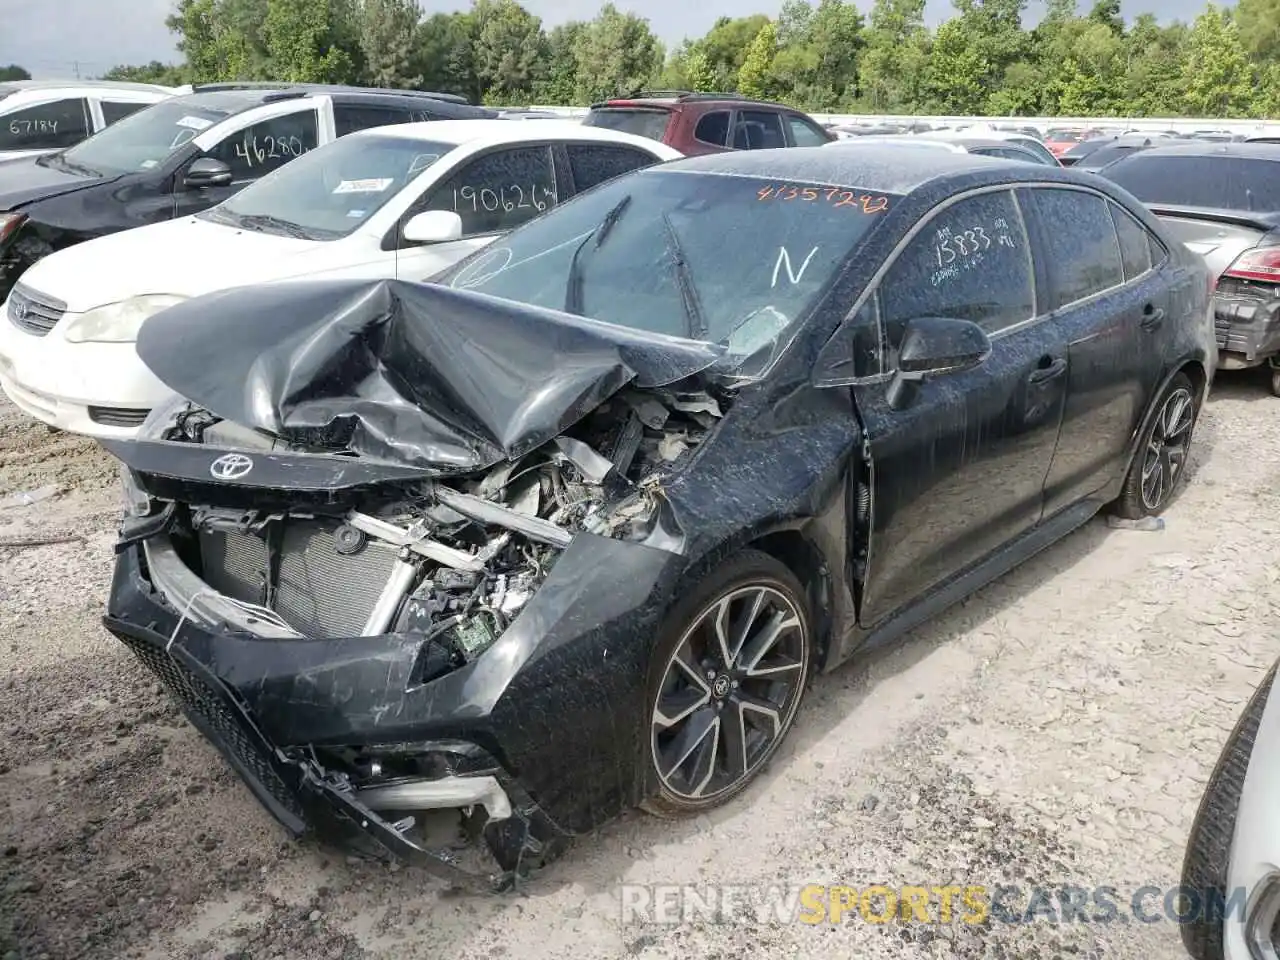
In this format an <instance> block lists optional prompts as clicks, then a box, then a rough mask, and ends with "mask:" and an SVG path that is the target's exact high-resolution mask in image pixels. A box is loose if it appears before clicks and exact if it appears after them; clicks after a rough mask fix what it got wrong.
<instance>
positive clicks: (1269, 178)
mask: <svg viewBox="0 0 1280 960" xmlns="http://www.w3.org/2000/svg"><path fill="white" fill-rule="evenodd" d="M1099 173H1100V174H1101V175H1102V176H1104V177H1106V178H1107V179H1109V180H1111V181H1112V182H1114V183H1116V184H1118V185H1120V186H1121V187H1124V189H1126V190H1128V191H1129V192H1130V193H1131V194H1133V195H1134V196H1135V197H1137V198H1138V199H1139V200H1141V201H1142V202H1143V203H1145V204H1146V205H1147V206H1148V207H1149V208H1150V209H1151V211H1152V212H1153V213H1155V214H1156V216H1158V217H1160V219H1162V220H1163V221H1165V223H1166V224H1168V226H1169V229H1170V231H1171V232H1172V233H1173V234H1174V235H1175V236H1176V237H1177V238H1178V239H1179V240H1181V241H1182V242H1183V243H1185V244H1186V245H1187V246H1188V247H1190V248H1191V250H1193V251H1194V252H1196V253H1198V254H1200V255H1201V256H1202V257H1204V258H1205V260H1206V262H1207V263H1208V265H1209V268H1210V270H1211V271H1212V273H1213V276H1215V277H1216V278H1217V288H1216V291H1215V294H1214V301H1213V306H1214V326H1215V330H1216V332H1217V339H1218V367H1219V369H1227V370H1232V369H1241V368H1244V367H1256V366H1259V365H1261V364H1264V363H1267V364H1270V366H1271V390H1272V392H1273V393H1274V394H1276V395H1277V396H1280V144H1272V143H1209V142H1186V141H1184V142H1182V143H1180V144H1178V145H1177V146H1168V147H1160V148H1155V149H1150V150H1146V151H1143V152H1141V153H1136V154H1133V155H1131V156H1128V157H1126V158H1124V159H1122V160H1117V161H1116V162H1115V163H1112V164H1110V165H1108V166H1106V167H1104V168H1103V169H1102V170H1100V171H1099Z"/></svg>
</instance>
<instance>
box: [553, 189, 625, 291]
mask: <svg viewBox="0 0 1280 960" xmlns="http://www.w3.org/2000/svg"><path fill="white" fill-rule="evenodd" d="M630 203H631V194H629V193H628V194H627V195H626V196H625V197H623V198H622V199H621V200H619V201H618V202H617V203H615V204H614V205H613V208H612V209H611V210H610V211H609V212H608V213H606V214H605V215H604V219H603V220H601V221H600V225H599V226H598V227H596V228H595V229H594V230H592V231H591V232H590V233H588V234H587V235H586V236H585V237H583V238H582V242H581V243H580V244H578V248H577V249H576V250H574V251H573V257H572V259H570V260H569V277H568V279H567V280H566V281H565V285H564V312H565V313H573V314H581V313H582V251H583V250H584V249H585V248H586V246H587V241H588V240H590V239H591V238H592V237H594V238H595V241H596V242H595V245H594V246H592V248H591V249H592V250H593V251H595V250H599V249H600V245H601V244H602V243H604V241H605V238H606V237H608V236H609V231H610V230H612V229H613V225H614V224H615V223H617V222H618V221H619V220H620V219H622V214H623V212H624V211H625V210H626V209H627V206H628V205H629V204H630Z"/></svg>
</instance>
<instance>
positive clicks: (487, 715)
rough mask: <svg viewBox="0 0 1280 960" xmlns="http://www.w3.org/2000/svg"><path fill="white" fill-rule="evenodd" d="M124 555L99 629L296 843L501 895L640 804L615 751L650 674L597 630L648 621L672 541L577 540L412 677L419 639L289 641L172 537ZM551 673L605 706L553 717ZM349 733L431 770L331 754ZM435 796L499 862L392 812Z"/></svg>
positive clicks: (131, 546) (429, 804)
mask: <svg viewBox="0 0 1280 960" xmlns="http://www.w3.org/2000/svg"><path fill="white" fill-rule="evenodd" d="M119 549H120V552H119V555H118V558H117V564H116V571H115V577H114V580H113V584H112V590H111V596H110V600H109V602H108V609H107V613H106V616H105V617H104V622H105V625H106V627H107V629H108V630H110V631H111V632H112V633H113V634H114V635H115V636H116V637H117V638H119V639H120V640H121V641H123V642H124V643H125V644H126V645H127V646H128V647H129V649H130V650H131V651H132V652H133V653H134V654H135V655H136V656H137V658H138V659H139V660H140V661H141V662H142V664H143V665H144V666H146V667H147V668H148V669H149V670H150V671H151V672H153V673H154V674H155V675H156V676H157V677H158V678H159V679H160V680H161V681H162V683H163V684H164V685H165V687H166V688H167V689H168V691H169V693H170V694H171V695H172V696H173V697H174V699H175V700H176V701H177V702H178V704H179V705H180V706H181V708H182V709H183V712H184V713H185V714H186V716H187V717H188V718H189V719H190V720H191V722H192V723H193V725H194V726H196V728H197V729H198V730H199V731H200V732H201V733H202V734H203V735H204V736H205V737H206V738H207V739H208V740H209V741H210V742H211V743H212V744H213V745H214V746H215V747H216V748H217V749H218V751H219V752H220V753H221V754H222V755H223V757H224V758H225V759H226V760H227V762H228V763H229V764H230V765H231V766H232V767H233V769H235V771H236V772H237V773H238V774H239V775H240V777H241V778H242V779H243V780H244V782H245V783H246V784H247V786H248V787H249V789H250V790H251V791H252V793H253V794H254V796H255V797H256V798H257V799H258V800H259V802H261V803H262V805H263V806H264V807H266V808H267V810H268V811H269V812H270V813H271V814H272V815H273V816H274V817H275V819H276V820H277V821H279V822H280V823H281V824H282V825H283V826H284V827H285V828H286V830H288V831H289V833H290V834H292V835H293V836H295V837H302V836H307V835H314V836H315V837H316V838H317V839H319V840H321V841H322V842H326V843H332V844H336V845H338V846H341V847H344V848H347V849H350V850H353V851H354V852H358V853H362V854H365V855H371V856H375V857H380V858H384V859H385V858H394V859H397V860H400V861H403V862H407V863H410V864H414V865H418V866H421V867H423V868H425V869H427V870H428V871H430V872H431V873H433V874H435V875H436V876H438V877H440V878H441V879H443V880H445V881H446V882H448V883H449V884H451V885H453V886H455V887H461V888H463V889H466V890H471V891H481V890H490V891H497V890H502V889H506V888H508V887H510V886H512V885H513V884H514V883H516V882H517V881H518V880H520V879H521V878H522V877H525V876H527V875H528V874H529V873H530V872H531V871H533V870H534V869H536V868H537V867H539V866H541V865H543V864H545V863H547V862H548V861H550V860H551V859H554V858H555V857H556V856H557V855H558V854H559V853H560V852H562V851H563V849H565V847H566V846H567V845H568V843H569V842H570V840H571V838H572V837H573V836H574V835H576V834H577V833H579V832H581V831H582V830H584V829H588V828H590V827H591V826H593V825H595V824H596V823H597V822H600V821H603V820H604V819H608V818H609V817H610V816H612V815H615V814H616V813H617V812H618V811H619V810H620V809H621V808H623V807H624V806H627V805H630V804H632V803H634V802H635V801H636V799H637V796H636V789H637V783H638V781H637V780H636V779H634V778H633V777H632V775H631V774H630V773H628V772H626V771H624V770H623V769H622V768H620V766H619V764H618V757H619V756H627V755H629V754H630V755H636V751H635V746H636V743H635V742H634V740H633V736H632V735H628V734H627V733H626V732H625V731H626V729H627V727H634V726H636V724H635V717H636V716H638V713H636V712H634V711H636V710H638V699H639V697H640V691H639V689H638V686H637V683H638V680H637V678H639V677H640V676H642V671H641V670H640V669H639V668H638V664H637V656H636V654H637V652H636V651H631V652H629V651H627V650H626V649H625V647H621V646H620V645H612V647H611V646H610V645H609V644H608V643H607V642H606V643H605V644H604V645H603V646H602V638H603V637H606V636H611V635H612V633H613V631H612V629H611V628H610V626H609V625H611V624H616V623H617V621H618V619H619V617H620V616H622V615H623V614H624V612H626V611H637V610H639V611H641V616H640V619H639V620H638V621H637V623H638V625H639V626H641V628H642V629H643V628H644V616H643V611H644V609H645V604H644V599H645V597H646V596H647V595H648V594H649V593H650V591H651V590H652V589H653V588H654V587H655V585H656V584H658V583H659V582H660V581H662V580H663V579H664V578H665V575H666V574H667V573H668V572H669V571H670V568H671V567H672V564H673V561H674V560H675V558H674V557H673V555H671V554H668V553H665V552H663V551H660V550H655V549H652V548H649V547H645V546H643V545H639V544H634V543H624V542H620V541H614V540H608V539H604V538H594V537H589V536H587V537H584V538H582V539H581V540H579V541H577V542H576V543H575V545H571V547H570V548H569V549H567V550H566V552H565V554H564V556H563V557H562V560H561V562H560V564H558V565H557V568H556V571H555V572H554V573H553V576H552V577H551V578H549V579H548V581H547V582H546V583H544V585H543V588H542V589H541V590H540V591H539V592H538V594H537V595H536V596H535V597H534V599H533V601H531V602H530V603H529V605H528V607H527V608H526V611H525V613H523V614H522V615H521V616H520V617H518V618H517V619H516V620H515V621H513V622H512V624H511V626H510V627H509V628H508V630H507V631H506V633H505V634H504V635H503V636H502V637H501V638H500V639H499V641H498V642H497V643H496V644H495V645H494V646H493V647H492V648H491V649H490V650H488V651H487V652H486V653H485V654H484V655H483V656H481V657H480V658H479V659H477V660H476V661H475V662H473V663H469V664H467V666H465V667H463V668H461V669H459V670H456V671H454V672H452V673H447V674H445V675H444V676H442V677H439V678H438V679H436V680H433V681H431V682H429V683H417V682H416V681H415V673H416V672H417V671H420V670H421V666H422V664H421V660H422V657H423V644H422V642H421V638H420V637H416V638H415V637H411V636H406V635H397V634H387V635H383V636H377V637H362V638H355V639H313V638H304V637H300V636H298V635H296V634H292V635H290V634H291V633H292V632H291V631H289V630H288V629H286V628H282V627H280V626H278V625H275V624H272V623H269V622H262V621H260V620H259V621H256V622H255V620H254V614H253V613H252V612H248V611H245V610H243V609H240V608H238V607H237V606H236V605H235V604H234V602H230V601H228V598H225V597H219V596H218V595H217V594H216V593H214V592H213V591H211V590H210V589H209V588H208V587H207V586H205V585H203V584H202V582H201V581H200V580H199V579H198V578H197V577H196V576H195V574H194V573H192V572H191V571H190V570H189V569H187V568H186V567H185V566H184V565H183V564H182V561H181V560H180V559H179V557H178V555H177V554H176V553H175V552H174V551H173V549H172V547H171V545H169V544H168V542H167V537H166V536H165V535H164V534H163V533H154V534H152V535H151V536H149V537H147V538H146V539H143V540H142V541H141V542H133V543H125V542H124V541H122V545H121V547H120V548H119ZM619 568H623V569H628V570H631V571H632V572H633V573H634V574H635V576H633V577H630V578H627V579H628V580H630V582H631V584H632V587H631V588H629V589H621V590H620V589H619V588H618V581H616V580H614V578H613V576H612V575H610V576H609V577H608V579H609V581H610V582H609V588H610V589H609V590H605V589H603V588H602V586H603V585H602V579H603V575H602V574H601V573H600V571H601V570H602V569H610V570H612V571H615V572H616V570H617V569H619ZM584 594H585V595H586V596H589V597H590V598H591V599H589V600H588V599H584ZM557 664H558V665H559V666H557ZM568 664H572V666H567V665H568ZM546 671H552V672H553V673H566V672H567V673H568V675H569V676H573V675H574V674H583V673H587V672H589V673H592V674H594V676H592V678H591V686H592V687H593V688H594V690H593V692H592V694H591V695H589V696H586V697H584V698H582V700H583V702H582V703H579V704H576V706H578V707H583V706H587V705H588V704H589V705H591V706H593V707H596V708H603V709H604V714H603V715H600V714H597V715H596V717H595V718H594V720H595V723H590V724H589V723H584V722H583V720H582V718H581V717H579V716H575V710H574V709H572V707H571V708H570V709H560V710H559V715H558V716H555V717H554V718H552V717H550V716H548V714H549V713H550V711H551V709H552V706H553V705H552V703H551V702H549V700H548V699H547V698H548V697H554V693H553V692H552V688H551V687H550V686H549V680H548V677H547V676H546ZM556 706H557V707H558V706H560V705H559V704H556ZM609 711H613V712H614V713H615V715H613V716H609V715H608V713H609ZM628 715H629V717H628V719H626V720H624V719H623V718H624V716H628ZM551 727H554V728H555V731H554V733H553V732H552V729H551ZM620 730H621V731H623V732H620ZM610 741H616V742H610ZM353 745H355V746H359V747H361V748H362V749H363V750H364V751H365V752H366V753H368V754H369V755H372V756H375V757H377V756H382V757H383V758H384V759H385V758H386V757H387V756H391V755H393V754H394V755H396V756H403V755H408V754H410V753H412V754H413V755H415V756H420V757H423V758H427V757H429V758H430V761H431V762H430V763H426V761H425V760H424V761H423V767H424V769H425V768H426V767H430V768H431V774H430V775H428V776H416V777H403V776H402V777H399V778H389V779H384V780H382V781H381V782H377V781H373V780H370V779H369V778H363V779H362V778H360V777H355V776H352V774H351V772H350V770H349V769H343V765H342V764H335V763H332V762H330V761H329V760H328V759H327V758H329V757H332V756H334V749H335V748H336V747H339V746H341V747H343V748H347V747H351V746H353ZM600 763H607V764H608V765H609V770H608V771H607V775H606V776H604V777H598V776H595V774H598V773H600V771H599V770H598V769H596V768H595V766H593V764H600ZM575 766H576V767H577V771H576V772H577V776H574V775H573V773H572V771H573V769H574V767H575ZM535 793H536V794H537V795H538V796H539V798H542V797H545V798H548V799H550V801H551V804H552V807H553V808H554V809H553V810H552V811H551V812H548V810H547V809H546V808H545V807H544V805H543V804H540V803H539V802H538V800H536V799H535ZM436 809H449V810H459V811H460V812H463V813H464V815H465V814H469V816H467V817H466V819H467V821H468V822H469V825H470V826H471V828H472V832H473V834H474V835H475V838H476V839H481V840H482V841H483V843H484V845H485V846H486V847H487V848H488V851H489V853H490V854H491V855H492V860H493V862H494V863H495V864H496V869H494V870H490V871H485V870H474V869H469V868H468V867H467V866H465V865H464V864H463V862H462V859H461V858H460V857H459V855H458V854H457V853H455V852H454V850H452V849H447V848H446V849H437V848H434V847H433V846H432V845H430V844H428V843H426V842H424V841H423V839H421V838H420V837H419V835H418V834H417V832H415V829H414V828H415V826H417V824H415V818H414V817H413V816H403V817H400V818H397V815H398V814H399V813H407V812H408V811H411V810H412V811H428V810H436ZM389 811H392V812H394V813H389ZM481 811H483V812H481Z"/></svg>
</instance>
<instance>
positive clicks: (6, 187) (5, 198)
mask: <svg viewBox="0 0 1280 960" xmlns="http://www.w3.org/2000/svg"><path fill="white" fill-rule="evenodd" d="M38 159H40V158H39V157H19V158H18V159H16V160H9V161H6V162H4V163H0V210H21V209H22V208H23V207H24V206H25V205H26V204H28V203H31V202H32V201H34V200H48V199H49V198H50V197H56V196H60V195H61V194H64V193H71V192H72V191H74V190H83V189H84V188H85V187H93V186H97V185H98V184H101V183H108V182H110V180H111V179H118V178H105V177H82V176H80V175H79V174H75V173H66V172H63V171H61V170H58V169H55V168H54V167H47V166H42V165H41V164H39V163H37V162H36V161H37V160H38Z"/></svg>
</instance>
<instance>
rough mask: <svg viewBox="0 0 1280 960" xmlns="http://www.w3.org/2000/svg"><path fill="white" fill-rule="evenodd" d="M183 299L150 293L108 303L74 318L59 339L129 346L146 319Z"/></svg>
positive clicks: (168, 294) (166, 294)
mask: <svg viewBox="0 0 1280 960" xmlns="http://www.w3.org/2000/svg"><path fill="white" fill-rule="evenodd" d="M186 299H187V298H186V297H180V296H178V295H176V294H170V293H150V294H146V295H144V296H141V297H130V298H129V299H128V300H121V301H119V302H118V303H108V304H107V305H106V306H103V307H95V308H94V309H92V310H89V311H87V312H85V313H82V314H81V315H80V316H78V317H76V319H75V320H73V321H72V322H71V323H69V324H68V325H67V328H66V330H65V332H64V333H63V336H64V337H65V338H66V339H67V340H69V341H70V342H72V343H132V342H133V341H134V340H136V339H137V338H138V330H139V329H141V327H142V322H143V321H144V320H146V319H147V317H150V316H151V315H152V314H156V313H159V312H160V311H161V310H165V309H167V308H168V307H172V306H174V305H175V304H179V303H181V302H182V301H183V300H186Z"/></svg>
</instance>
